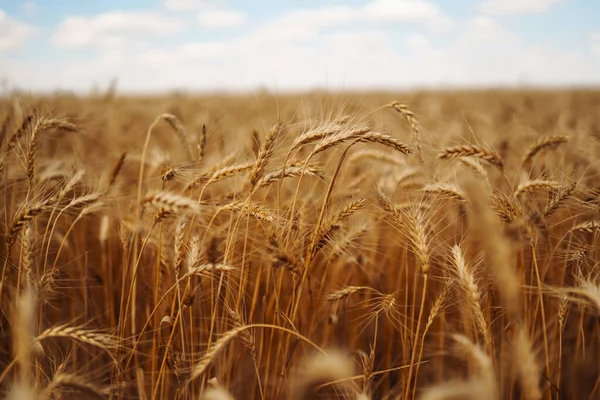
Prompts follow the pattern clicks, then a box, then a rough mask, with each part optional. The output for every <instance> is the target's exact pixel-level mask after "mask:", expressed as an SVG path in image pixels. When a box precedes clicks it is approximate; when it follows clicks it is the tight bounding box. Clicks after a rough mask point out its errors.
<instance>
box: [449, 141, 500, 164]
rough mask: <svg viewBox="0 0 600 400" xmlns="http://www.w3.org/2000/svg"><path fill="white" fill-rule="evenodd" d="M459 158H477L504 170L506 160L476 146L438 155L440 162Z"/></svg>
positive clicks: (463, 147) (452, 149) (456, 148)
mask: <svg viewBox="0 0 600 400" xmlns="http://www.w3.org/2000/svg"><path fill="white" fill-rule="evenodd" d="M459 157H476V158H479V159H481V160H484V161H487V162H489V163H490V164H492V165H494V166H496V167H498V168H500V169H503V168H504V160H503V159H502V157H500V156H499V155H498V154H497V153H494V152H492V151H490V150H488V149H485V148H483V147H480V146H475V145H462V146H457V147H450V148H447V149H444V150H442V151H441V152H440V153H439V154H438V159H440V160H451V159H455V158H459Z"/></svg>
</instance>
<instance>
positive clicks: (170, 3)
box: [163, 0, 215, 11]
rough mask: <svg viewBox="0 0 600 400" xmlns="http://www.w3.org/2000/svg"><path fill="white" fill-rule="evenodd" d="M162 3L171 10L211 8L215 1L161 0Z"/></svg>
mask: <svg viewBox="0 0 600 400" xmlns="http://www.w3.org/2000/svg"><path fill="white" fill-rule="evenodd" d="M163 5H164V6H165V7H166V8H167V9H169V10H172V11H197V10H202V9H206V8H213V7H214V5H215V2H214V1H210V0H163Z"/></svg>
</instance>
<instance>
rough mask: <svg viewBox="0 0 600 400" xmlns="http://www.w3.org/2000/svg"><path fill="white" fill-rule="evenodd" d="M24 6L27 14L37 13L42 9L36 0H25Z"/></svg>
mask: <svg viewBox="0 0 600 400" xmlns="http://www.w3.org/2000/svg"><path fill="white" fill-rule="evenodd" d="M22 7H23V11H25V12H26V13H27V14H35V13H36V12H38V10H39V9H40V6H38V4H37V3H36V2H34V1H24V2H23V4H22Z"/></svg>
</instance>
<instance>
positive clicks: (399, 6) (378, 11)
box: [364, 0, 452, 29]
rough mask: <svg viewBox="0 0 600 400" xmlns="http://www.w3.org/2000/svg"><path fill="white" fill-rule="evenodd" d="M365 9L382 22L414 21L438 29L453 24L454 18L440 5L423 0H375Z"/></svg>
mask: <svg viewBox="0 0 600 400" xmlns="http://www.w3.org/2000/svg"><path fill="white" fill-rule="evenodd" d="M364 11H365V13H366V16H367V17H369V18H370V19H372V20H374V21H380V22H399V21H413V22H421V23H426V24H428V25H430V26H432V27H434V28H438V29H446V28H448V27H450V26H451V25H452V20H451V19H450V18H448V17H447V16H446V15H444V13H443V12H442V10H440V9H439V7H438V6H436V5H435V4H433V3H431V2H427V1H423V0H373V1H371V2H370V3H368V4H367V5H366V6H365V10H364Z"/></svg>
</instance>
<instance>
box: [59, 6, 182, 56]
mask: <svg viewBox="0 0 600 400" xmlns="http://www.w3.org/2000/svg"><path fill="white" fill-rule="evenodd" d="M182 28H183V23H182V22H181V21H179V20H176V19H173V18H170V17H166V16H164V15H161V14H158V13H153V12H127V11H113V12H109V13H104V14H99V15H97V16H94V17H90V18H87V17H79V16H71V17H67V18H65V19H64V20H63V21H62V22H61V23H60V25H59V27H58V30H57V31H56V32H55V34H54V35H53V37H52V42H53V43H54V44H55V45H56V46H58V47H72V48H90V47H118V46H122V45H123V44H126V43H127V40H128V39H129V38H131V37H147V36H149V35H156V36H162V35H168V34H172V33H175V32H177V31H179V30H181V29H182Z"/></svg>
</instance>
